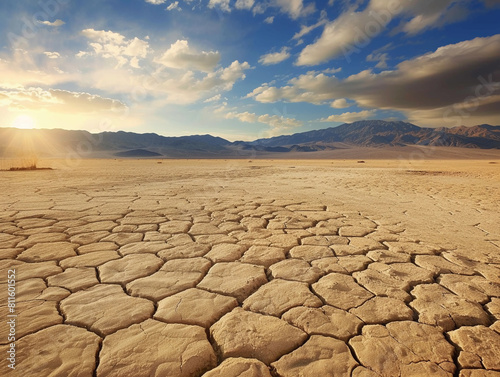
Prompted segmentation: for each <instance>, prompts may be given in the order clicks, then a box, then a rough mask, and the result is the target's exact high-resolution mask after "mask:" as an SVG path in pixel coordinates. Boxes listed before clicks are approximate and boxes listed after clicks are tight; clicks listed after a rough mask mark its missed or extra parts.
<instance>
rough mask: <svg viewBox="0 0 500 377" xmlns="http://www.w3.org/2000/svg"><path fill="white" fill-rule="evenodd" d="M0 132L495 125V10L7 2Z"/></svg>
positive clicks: (405, 4) (499, 76)
mask: <svg viewBox="0 0 500 377" xmlns="http://www.w3.org/2000/svg"><path fill="white" fill-rule="evenodd" d="M0 10H1V12H0V33H1V38H2V39H1V44H0V72H1V76H0V108H1V112H2V124H0V126H4V127H8V126H14V127H20V128H66V129H85V130H89V131H91V132H99V131H117V130H125V131H132V132H140V133H144V132H156V133H159V134H162V135H175V136H177V135H191V134H206V133H210V134H212V135H217V136H222V137H225V138H227V139H229V140H238V139H239V140H241V139H243V140H252V139H256V138H260V137H268V136H274V135H279V134H290V133H295V132H302V131H307V130H312V129H320V128H327V127H332V126H336V125H340V124H342V123H345V122H348V123H350V122H353V121H356V120H361V119H398V120H407V121H410V122H412V123H415V124H417V125H420V126H430V127H453V126H458V125H466V126H472V125H475V124H482V123H489V124H495V125H498V124H500V84H499V82H500V26H499V25H500V24H499V22H498V20H499V19H500V1H499V0H481V1H479V0H478V1H467V0H432V1H431V0H419V1H415V0H333V1H332V0H323V1H308V0H175V1H172V0H128V1H125V0H87V1H76V0H40V1H37V2H35V1H28V0H17V1H13V0H8V1H3V2H2V3H1V5H0Z"/></svg>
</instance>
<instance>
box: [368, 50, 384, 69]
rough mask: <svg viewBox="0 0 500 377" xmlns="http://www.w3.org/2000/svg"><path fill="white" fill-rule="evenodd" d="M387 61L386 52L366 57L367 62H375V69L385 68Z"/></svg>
mask: <svg viewBox="0 0 500 377" xmlns="http://www.w3.org/2000/svg"><path fill="white" fill-rule="evenodd" d="M387 60H389V54H387V53H386V52H384V53H378V54H373V53H372V54H370V55H368V56H367V57H366V61H367V62H377V64H376V65H375V68H387Z"/></svg>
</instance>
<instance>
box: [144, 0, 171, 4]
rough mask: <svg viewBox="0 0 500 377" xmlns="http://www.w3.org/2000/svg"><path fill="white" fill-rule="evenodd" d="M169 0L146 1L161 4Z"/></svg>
mask: <svg viewBox="0 0 500 377" xmlns="http://www.w3.org/2000/svg"><path fill="white" fill-rule="evenodd" d="M166 1H167V0H146V3H149V4H154V5H160V4H163V3H165V2H166Z"/></svg>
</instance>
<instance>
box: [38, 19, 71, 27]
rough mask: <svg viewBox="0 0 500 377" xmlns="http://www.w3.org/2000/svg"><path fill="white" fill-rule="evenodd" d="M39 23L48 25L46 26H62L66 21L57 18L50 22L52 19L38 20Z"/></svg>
mask: <svg viewBox="0 0 500 377" xmlns="http://www.w3.org/2000/svg"><path fill="white" fill-rule="evenodd" d="M37 22H38V23H39V24H42V25H46V26H53V27H58V26H61V25H64V24H65V23H66V22H64V21H63V20H59V19H57V20H55V21H54V22H50V21H37Z"/></svg>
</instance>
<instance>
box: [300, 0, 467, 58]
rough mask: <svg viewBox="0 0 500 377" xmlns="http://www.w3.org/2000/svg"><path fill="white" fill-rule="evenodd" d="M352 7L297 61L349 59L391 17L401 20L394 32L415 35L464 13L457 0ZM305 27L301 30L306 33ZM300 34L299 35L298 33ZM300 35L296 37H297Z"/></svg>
mask: <svg viewBox="0 0 500 377" xmlns="http://www.w3.org/2000/svg"><path fill="white" fill-rule="evenodd" d="M356 7H357V6H356V5H355V6H351V7H350V8H349V9H347V10H346V11H345V12H344V13H342V14H341V15H340V16H339V17H337V18H336V19H335V20H333V21H330V22H327V23H326V25H325V27H324V29H323V32H322V34H321V36H320V37H319V38H318V39H317V40H316V41H314V42H313V43H312V44H309V45H307V46H306V47H305V48H304V49H303V50H302V51H301V53H300V55H299V57H298V59H297V62H296V64H297V65H299V66H311V65H317V64H320V63H323V62H325V61H328V60H330V59H333V58H336V57H339V56H342V55H343V56H344V57H345V58H346V59H347V60H348V61H350V56H351V55H352V54H353V53H357V52H360V51H361V49H362V48H363V47H365V46H367V45H368V44H369V43H370V41H371V40H372V39H373V38H374V37H376V36H377V35H379V34H380V33H381V32H382V31H384V30H385V29H386V27H387V25H388V24H389V23H390V22H391V21H393V20H394V19H397V18H400V19H402V21H401V23H400V26H399V27H398V28H397V29H396V30H395V32H404V33H406V34H408V35H414V34H417V33H420V32H422V31H424V30H427V29H431V28H435V27H439V26H442V25H444V24H447V23H451V22H456V21H458V20H460V19H462V18H464V17H465V16H466V14H467V12H466V9H465V8H464V5H463V4H462V3H461V2H460V1H459V0H420V1H412V0H399V1H395V2H393V1H386V0H370V2H369V4H368V6H367V7H366V8H365V9H364V10H362V11H354V10H355V9H356ZM307 31H308V29H304V30H303V32H307ZM299 35H300V34H299ZM298 38H300V36H298V37H297V39H298Z"/></svg>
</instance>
